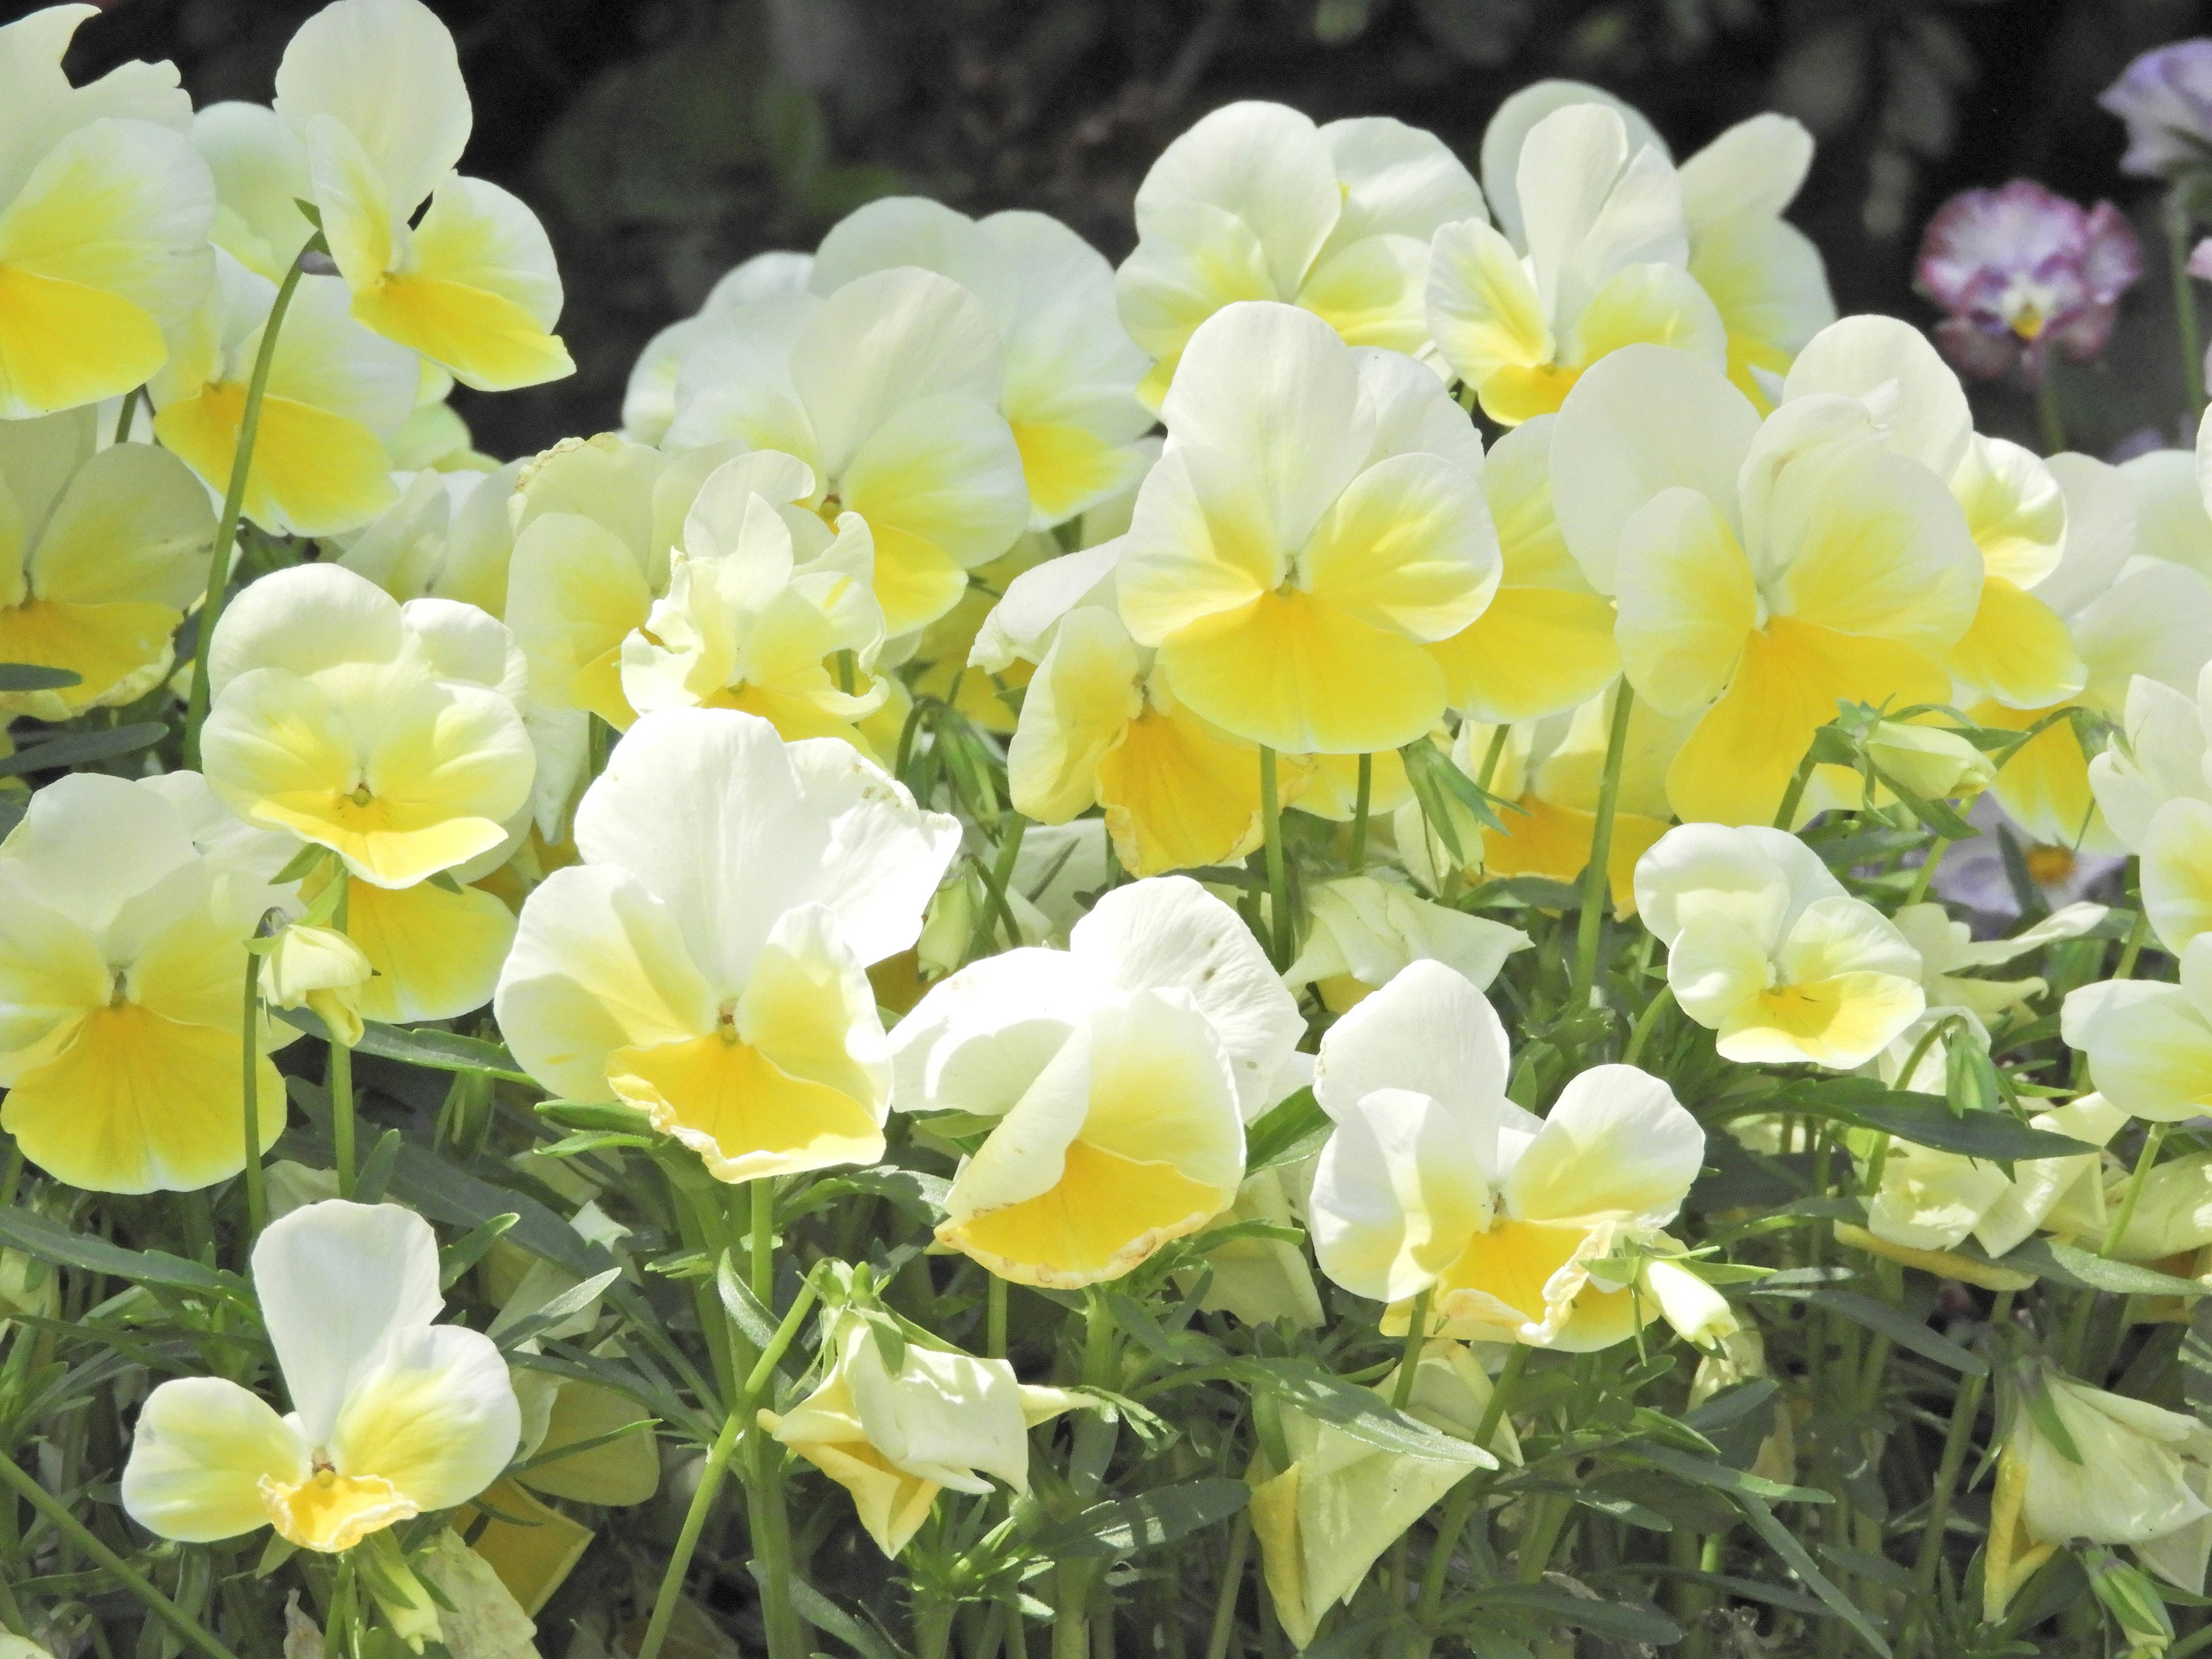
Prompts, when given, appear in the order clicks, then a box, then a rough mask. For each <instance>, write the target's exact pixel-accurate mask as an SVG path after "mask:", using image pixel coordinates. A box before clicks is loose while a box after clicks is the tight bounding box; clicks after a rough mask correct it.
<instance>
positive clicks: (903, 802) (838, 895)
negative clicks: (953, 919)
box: [787, 738, 960, 966]
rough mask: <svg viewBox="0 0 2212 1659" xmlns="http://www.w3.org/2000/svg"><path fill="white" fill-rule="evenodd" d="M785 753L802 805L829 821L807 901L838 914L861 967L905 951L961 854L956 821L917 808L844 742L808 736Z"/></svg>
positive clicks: (899, 787)
mask: <svg viewBox="0 0 2212 1659" xmlns="http://www.w3.org/2000/svg"><path fill="white" fill-rule="evenodd" d="M787 754H788V756H789V757H790V761H791V767H792V771H793V775H794V776H796V777H797V779H798V780H799V793H800V795H801V796H802V797H803V798H804V799H805V802H806V805H807V806H808V807H809V808H810V809H811V810H812V811H817V812H819V813H821V814H823V817H826V818H827V819H828V820H829V848H828V849H827V850H826V852H825V853H824V854H823V866H822V873H821V875H820V877H819V878H818V890H817V891H812V892H810V893H809V894H808V895H807V896H808V897H809V898H811V899H817V900H818V901H819V902H822V903H823V904H826V905H828V906H829V908H830V909H831V910H833V911H835V912H836V915H837V921H838V927H839V929H840V931H841V933H842V935H843V937H844V940H845V943H846V945H848V947H849V948H850V949H851V950H852V951H853V953H854V955H855V956H856V957H859V958H860V963H861V964H862V965H863V966H866V965H867V964H869V963H877V962H881V961H882V960H883V959H884V957H888V956H892V955H895V954H896V953H897V952H898V951H903V950H905V949H906V948H907V946H908V945H912V944H913V943H914V942H915V939H918V938H919V937H921V915H922V911H923V909H924V908H926V907H927V904H928V902H929V896H930V895H931V894H932V893H934V892H935V891H936V890H937V884H938V883H939V881H940V880H941V879H942V878H944V875H945V867H946V866H948V865H950V864H951V861H952V857H953V854H955V853H956V852H957V851H958V849H959V846H960V825H959V823H958V822H957V820H955V819H953V818H951V817H948V816H947V815H946V814H945V813H943V812H930V811H924V810H922V809H921V807H919V806H917V805H915V800H914V797H913V796H912V795H910V794H908V793H907V790H906V786H905V785H904V784H902V783H900V782H898V781H896V780H895V779H894V778H892V777H891V775H890V774H889V773H887V772H885V771H884V769H882V768H881V767H879V766H878V765H876V764H875V763H873V762H872V761H870V760H867V759H866V758H865V757H862V756H861V755H860V754H859V753H858V752H857V751H855V750H854V748H853V746H852V745H851V744H847V743H843V742H841V741H839V740H838V739H837V738H807V739H805V741H803V742H799V743H794V744H791V745H790V746H789V748H788V750H787ZM793 902H796V901H793Z"/></svg>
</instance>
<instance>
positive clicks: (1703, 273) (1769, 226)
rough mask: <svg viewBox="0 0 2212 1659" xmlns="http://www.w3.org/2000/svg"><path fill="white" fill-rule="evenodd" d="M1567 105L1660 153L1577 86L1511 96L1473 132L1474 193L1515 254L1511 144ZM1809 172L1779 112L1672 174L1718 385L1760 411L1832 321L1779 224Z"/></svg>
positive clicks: (1742, 125) (1814, 268)
mask: <svg viewBox="0 0 2212 1659" xmlns="http://www.w3.org/2000/svg"><path fill="white" fill-rule="evenodd" d="M1570 104H1598V105H1602V106H1606V107H1607V108H1609V109H1612V110H1613V111H1614V112H1616V113H1618V114H1619V115H1620V118H1621V121H1622V123H1623V124H1624V125H1625V126H1626V129H1627V134H1628V143H1629V145H1630V147H1631V148H1632V149H1636V148H1649V149H1652V150H1654V151H1656V153H1657V154H1658V155H1659V156H1661V157H1662V159H1663V158H1665V157H1666V155H1668V150H1667V141H1666V140H1665V139H1663V138H1662V137H1660V136H1659V134H1658V132H1657V131H1656V129H1654V128H1653V127H1652V125H1651V124H1650V122H1649V121H1647V120H1645V119H1644V117H1643V115H1642V114H1641V113H1640V112H1638V111H1637V110H1635V109H1633V108H1632V107H1631V106H1629V105H1627V104H1625V103H1623V102H1622V101H1621V100H1620V99H1618V98H1615V97H1614V96H1613V94H1611V93H1609V92H1606V91H1604V90H1603V89H1601V88H1597V87H1594V86H1590V85H1588V84H1587V83H1585V82H1579V81H1539V82H1535V83H1534V85H1532V86H1528V87H1524V88H1522V89H1521V90H1520V91H1519V92H1516V93H1515V94H1513V95H1512V96H1511V97H1510V98H1508V99H1507V100H1505V101H1504V103H1502V104H1500V105H1499V106H1498V112H1497V114H1495V115H1493V116H1492V117H1491V118H1490V125H1488V126H1487V127H1486V128H1485V129H1484V131H1483V135H1482V179H1483V187H1484V189H1485V191H1486V192H1487V193H1488V195H1489V197H1490V205H1491V210H1492V212H1493V213H1494V214H1495V215H1496V216H1497V219H1498V226H1499V227H1500V228H1502V229H1503V230H1504V232H1505V234H1507V235H1508V236H1509V237H1510V238H1513V239H1514V240H1515V241H1516V245H1518V243H1519V241H1520V239H1521V238H1522V236H1523V235H1524V234H1525V231H1524V228H1523V227H1524V224H1525V215H1524V213H1523V210H1522V205H1521V191H1520V188H1519V181H1518V178H1517V173H1518V169H1519V162H1520V157H1521V153H1522V146H1523V145H1524V144H1525V143H1527V142H1528V135H1529V133H1530V131H1532V130H1533V129H1534V127H1535V125H1536V124H1537V123H1538V122H1540V121H1541V120H1542V119H1543V118H1545V117H1546V116H1547V115H1549V114H1551V113H1552V112H1553V111H1555V110H1558V109H1562V108H1565V106H1568V105H1570ZM1812 164H1813V136H1812V134H1810V133H1809V132H1808V131H1806V130H1805V129H1804V127H1803V126H1802V125H1799V124H1798V123H1797V122H1796V121H1793V120H1791V119H1790V118H1789V117H1787V116H1784V115H1754V116H1753V117H1752V118H1750V119H1749V120H1747V121H1739V122H1737V123H1736V124H1735V125H1734V126H1732V127H1730V128H1729V130H1728V131H1725V132H1723V133H1722V134H1721V136H1720V137H1717V138H1716V139H1714V140H1713V141H1712V143H1710V144H1707V145H1706V146H1705V148H1704V149H1701V150H1699V152H1698V153H1697V154H1696V155H1692V156H1691V157H1690V158H1689V160H1687V161H1683V162H1681V163H1680V164H1679V166H1678V167H1676V170H1675V173H1676V179H1677V181H1678V183H1679V184H1680V190H1681V204H1682V220H1683V224H1684V228H1686V230H1687V232H1688V234H1689V263H1688V267H1687V269H1688V270H1689V273H1690V275H1691V276H1692V278H1694V279H1695V280H1696V282H1697V284H1698V286H1699V288H1701V289H1704V290H1705V295H1706V297H1707V298H1708V299H1710V300H1711V301H1712V302H1713V306H1714V308H1715V309H1716V310H1717V311H1718V312H1719V313H1720V317H1721V322H1722V325H1723V327H1724V328H1725V330H1726V331H1727V335H1728V373H1729V380H1733V381H1734V382H1735V386H1736V390H1737V391H1739V392H1742V393H1743V395H1744V396H1745V397H1747V398H1750V399H1751V400H1752V401H1753V403H1754V404H1758V405H1759V408H1760V409H1761V410H1765V409H1766V408H1767V407H1769V406H1770V405H1771V403H1772V402H1773V399H1774V396H1775V382H1776V381H1777V380H1778V379H1779V377H1780V376H1781V375H1783V374H1785V373H1787V372H1788V370H1789V368H1790V361H1791V360H1792V359H1793V358H1794V357H1795V356H1796V354H1797V353H1798V352H1799V351H1801V350H1802V349H1804V346H1805V343H1806V342H1807V341H1808V340H1810V339H1811V338H1812V337H1814V335H1815V334H1818V333H1819V332H1820V331H1821V330H1822V329H1824V328H1826V326H1827V325H1829V324H1830V323H1832V322H1834V321H1835V320H1836V302H1835V301H1834V299H1833V298H1832V297H1831V295H1829V293H1828V279H1827V274H1826V271H1825V270H1823V269H1822V266H1821V262H1820V250H1819V249H1818V248H1816V247H1815V246H1814V245H1813V242H1812V240H1811V239H1810V238H1809V237H1808V236H1807V235H1805V234H1804V233H1803V232H1802V231H1800V230H1798V229H1797V228H1795V227H1794V226H1792V225H1790V224H1788V223H1787V222H1784V219H1783V217H1782V214H1783V211H1784V210H1785V209H1787V208H1788V207H1789V205H1790V202H1791V201H1792V200H1794V199H1795V198H1796V194H1797V192H1798V191H1799V190H1800V189H1801V188H1802V186H1803V185H1804V182H1805V174H1806V173H1807V171H1808V169H1809V168H1810V167H1811V166H1812ZM1762 377H1764V378H1763V379H1762Z"/></svg>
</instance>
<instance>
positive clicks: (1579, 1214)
mask: <svg viewBox="0 0 2212 1659" xmlns="http://www.w3.org/2000/svg"><path fill="white" fill-rule="evenodd" d="M1704 1163H1705V1130H1704V1129H1703V1128H1701V1127H1699V1124H1698V1121H1697V1119H1695V1118H1693V1117H1692V1116H1691V1115H1689V1113H1688V1112H1687V1111H1686V1110H1684V1109H1683V1108H1682V1104H1681V1103H1680V1101H1678V1100H1676V1099H1675V1098H1674V1091H1673V1090H1671V1089H1669V1088H1668V1086H1667V1085H1665V1084H1664V1083H1662V1081H1661V1080H1660V1079H1657V1078H1656V1077H1653V1076H1652V1075H1651V1074H1650V1073H1648V1072H1643V1071H1639V1070H1638V1069H1637V1068H1636V1067H1635V1066H1592V1067H1591V1068H1590V1069H1589V1071H1587V1072H1583V1073H1579V1074H1577V1076H1575V1077H1572V1078H1570V1079H1568V1080H1567V1086H1566V1087H1565V1089H1563V1090H1561V1091H1559V1099H1558V1100H1557V1101H1556V1102H1554V1103H1553V1106H1552V1109H1551V1112H1550V1113H1549V1114H1548V1115H1547V1116H1546V1117H1545V1119H1544V1127H1543V1128H1542V1129H1541V1131H1539V1132H1538V1133H1537V1136H1536V1138H1535V1139H1534V1140H1533V1141H1531V1142H1530V1143H1529V1144H1528V1150H1527V1151H1526V1152H1522V1154H1521V1158H1520V1160H1519V1161H1518V1162H1517V1163H1516V1164H1514V1165H1513V1167H1512V1169H1511V1170H1509V1171H1508V1172H1507V1174H1506V1176H1505V1181H1504V1193H1505V1201H1506V1206H1507V1208H1508V1209H1509V1210H1510V1212H1511V1213H1512V1214H1513V1215H1514V1216H1515V1217H1516V1218H1518V1219H1522V1220H1527V1221H1543V1220H1553V1219H1561V1220H1564V1219H1567V1218H1583V1217H1586V1216H1597V1215H1620V1216H1625V1217H1627V1218H1631V1219H1632V1221H1633V1223H1634V1224H1635V1225H1642V1226H1654V1227H1663V1226H1664V1225H1667V1223H1668V1222H1669V1221H1671V1220H1673V1219H1674V1213H1675V1212H1676V1211H1678V1210H1680V1208H1681V1206H1682V1200H1683V1199H1684V1198H1685V1197H1686V1195H1687V1194H1688V1193H1689V1190H1690V1183H1691V1182H1693V1181H1695V1180H1696V1179H1697V1178H1698V1170H1699V1168H1700V1167H1701V1166H1702V1165H1703V1164H1704Z"/></svg>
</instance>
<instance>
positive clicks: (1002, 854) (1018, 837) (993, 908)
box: [968, 812, 1030, 962]
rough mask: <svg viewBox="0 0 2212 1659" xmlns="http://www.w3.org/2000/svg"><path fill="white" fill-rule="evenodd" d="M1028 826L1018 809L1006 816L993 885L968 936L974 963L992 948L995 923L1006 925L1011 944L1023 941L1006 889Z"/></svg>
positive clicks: (995, 864)
mask: <svg viewBox="0 0 2212 1659" xmlns="http://www.w3.org/2000/svg"><path fill="white" fill-rule="evenodd" d="M1029 827H1030V821H1029V820H1028V819H1027V818H1025V817H1023V816H1022V815H1021V814H1020V813H1019V812H1012V813H1009V814H1008V815H1007V820H1006V829H1005V830H1004V831H1003V832H1002V833H1001V834H1000V836H999V852H998V856H997V857H996V858H994V860H992V861H991V878H990V884H989V886H988V887H987V888H986V889H985V890H984V893H983V903H982V908H981V909H979V910H978V911H977V912H976V913H975V927H974V928H973V929H972V930H970V932H969V935H968V957H969V961H971V962H972V961H974V960H975V958H976V957H980V956H981V955H982V954H983V953H984V952H985V951H988V950H989V949H990V948H991V929H992V928H993V927H994V926H998V927H1004V928H1005V930H1006V944H1007V945H1009V946H1010V947H1013V946H1018V945H1020V944H1021V942H1022V935H1021V929H1020V928H1019V927H1016V926H1015V924H1014V911H1013V907H1012V905H1010V904H1008V903H1007V902H1006V890H1007V888H1008V887H1009V886H1010V885H1011V884H1012V882H1013V879H1014V860H1017V859H1018V858H1019V857H1021V855H1022V836H1024V834H1025V833H1027V831H1028V829H1029Z"/></svg>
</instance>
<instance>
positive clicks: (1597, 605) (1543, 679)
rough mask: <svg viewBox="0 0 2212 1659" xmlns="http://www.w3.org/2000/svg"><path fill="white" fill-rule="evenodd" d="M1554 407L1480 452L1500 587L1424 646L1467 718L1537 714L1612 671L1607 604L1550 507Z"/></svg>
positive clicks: (1600, 682) (1576, 696) (1616, 661)
mask: <svg viewBox="0 0 2212 1659" xmlns="http://www.w3.org/2000/svg"><path fill="white" fill-rule="evenodd" d="M1552 424H1553V417H1552V416H1548V415H1541V416H1537V417H1536V418H1535V419H1534V420H1532V421H1529V422H1526V423H1524V424H1522V425H1521V426H1517V427H1515V428H1513V429H1512V430H1511V431H1510V432H1508V433H1507V434H1506V435H1504V437H1502V438H1500V439H1499V440H1498V441H1497V442H1496V443H1495V444H1493V445H1492V446H1491V448H1490V453H1489V454H1487V455H1486V456H1485V457H1484V458H1483V460H1482V495H1483V500H1484V501H1485V502H1486V504H1487V505H1488V507H1489V508H1490V517H1491V521H1492V523H1493V524H1494V525H1496V526H1497V528H1498V552H1499V555H1500V575H1499V578H1498V591H1497V592H1495V593H1493V594H1492V595H1491V599H1490V603H1489V605H1486V606H1485V607H1484V609H1483V612H1482V614H1481V615H1480V616H1479V617H1476V618H1475V619H1474V622H1472V623H1469V624H1468V626H1467V627H1465V628H1463V629H1461V630H1460V631H1459V632H1458V633H1456V634H1455V635H1452V636H1451V637H1450V638H1449V639H1445V640H1439V641H1437V643H1436V644H1434V645H1432V646H1431V647H1429V649H1430V651H1431V653H1433V654H1434V655H1435V657H1436V659H1437V661H1438V662H1439V663H1441V664H1443V671H1444V701H1445V703H1446V704H1447V705H1448V706H1449V707H1450V708H1455V709H1457V710H1458V711H1459V712H1460V713H1461V714H1464V715H1466V716H1467V717H1468V719H1469V720H1480V721H1484V722H1486V723H1496V722H1498V721H1505V722H1511V721H1515V720H1537V719H1540V718H1541V717H1543V716H1544V715H1547V714H1561V713H1564V712H1565V710H1567V709H1570V708H1575V707H1576V706H1577V705H1578V704H1581V703H1585V702H1589V699H1590V698H1592V697H1594V696H1596V695H1597V694H1598V693H1599V692H1601V691H1602V690H1605V688H1606V687H1607V685H1608V684H1611V683H1612V682H1613V679H1614V678H1616V677H1617V676H1618V675H1619V674H1620V650H1619V648H1618V647H1616V646H1615V645H1614V644H1613V605H1612V602H1611V601H1610V600H1608V599H1607V598H1606V597H1605V596H1604V595H1603V594H1601V593H1599V592H1597V591H1596V590H1595V588H1593V587H1592V586H1590V584H1589V579H1588V578H1587V577H1585V576H1584V575H1583V573H1582V568H1581V567H1580V566H1578V565H1577V564H1576V562H1575V561H1574V556H1572V555H1571V554H1570V553H1569V552H1568V551H1567V544H1566V542H1565V539H1564V538H1561V536H1560V534H1559V520H1558V519H1557V518H1556V517H1554V516H1553V512H1552V477H1551V455H1552Z"/></svg>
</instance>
